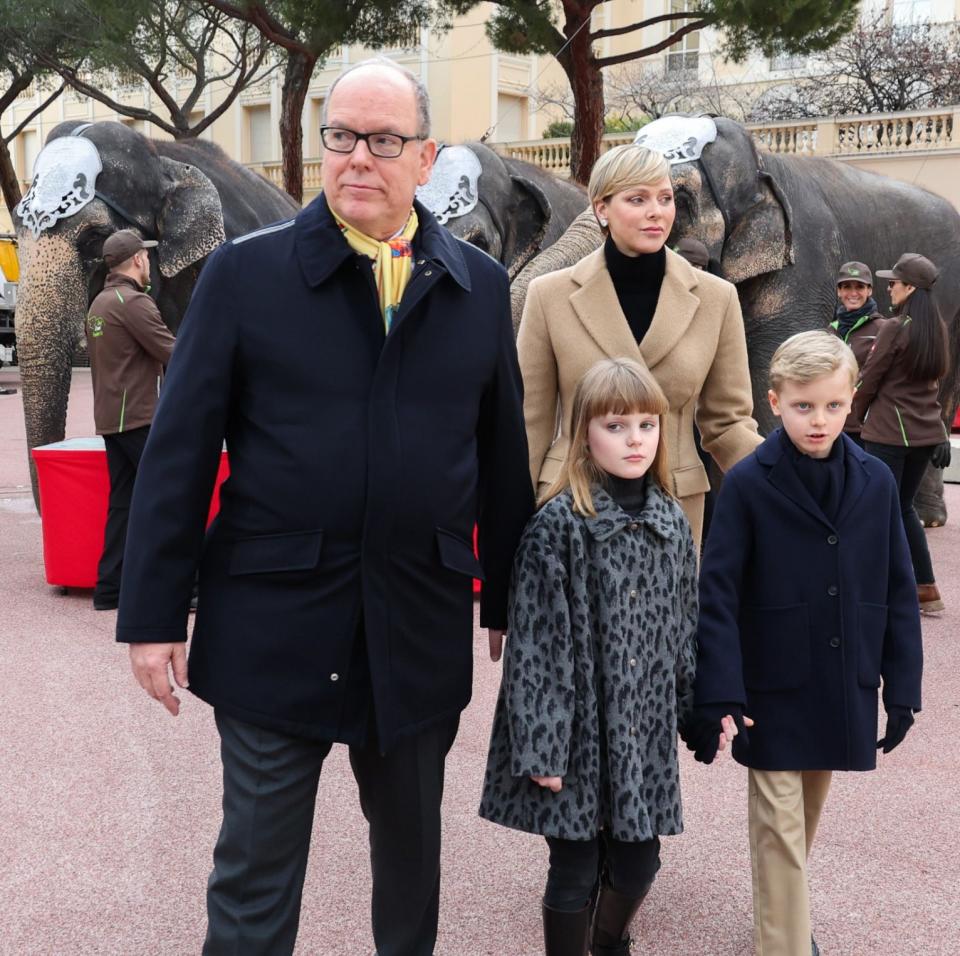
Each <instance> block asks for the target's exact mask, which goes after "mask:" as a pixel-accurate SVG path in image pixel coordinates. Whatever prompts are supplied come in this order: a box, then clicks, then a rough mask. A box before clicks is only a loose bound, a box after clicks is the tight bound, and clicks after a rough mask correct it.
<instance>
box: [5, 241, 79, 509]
mask: <svg viewBox="0 0 960 956" xmlns="http://www.w3.org/2000/svg"><path fill="white" fill-rule="evenodd" d="M19 254H20V264H21V282H20V285H19V288H18V296H17V312H16V329H17V355H18V357H19V361H20V382H21V390H22V395H23V412H24V419H25V425H26V433H27V449H28V455H29V450H30V449H32V448H36V447H37V446H38V445H46V444H49V443H50V442H55V441H61V440H62V439H63V437H64V433H65V429H66V421H67V401H68V398H69V396H70V377H71V362H72V358H73V354H74V351H75V350H76V347H77V343H78V341H79V340H80V337H81V336H82V334H83V323H84V318H85V315H86V307H87V290H86V282H85V280H84V276H83V271H82V269H81V267H80V262H79V260H78V258H77V253H76V250H75V249H74V248H73V246H72V245H71V244H70V243H69V242H68V241H66V240H65V239H63V238H61V237H59V236H52V235H49V234H45V235H42V236H41V237H40V238H39V239H33V237H31V236H29V235H28V234H23V233H21V235H20V246H19ZM29 466H30V482H31V485H32V487H33V500H34V502H35V503H36V505H37V509H38V510H39V508H40V497H39V493H38V489H37V475H36V470H35V468H34V465H33V458H32V456H30V458H29Z"/></svg>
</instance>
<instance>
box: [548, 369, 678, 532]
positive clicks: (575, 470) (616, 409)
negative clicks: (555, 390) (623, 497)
mask: <svg viewBox="0 0 960 956" xmlns="http://www.w3.org/2000/svg"><path fill="white" fill-rule="evenodd" d="M669 411H670V403H669V402H668V401H667V397H666V395H664V394H663V390H662V389H661V388H660V386H659V385H658V384H657V380H656V379H655V378H654V377H653V375H651V374H650V371H649V370H648V369H646V368H644V367H643V366H642V365H641V364H640V363H639V362H635V361H633V359H628V358H615V359H603V360H602V361H600V362H597V364H596V365H594V366H592V367H591V368H590V369H589V370H588V371H587V373H586V374H585V375H584V376H583V378H582V379H580V381H579V382H578V383H577V387H576V390H575V391H574V393H573V408H572V410H571V421H570V449H569V451H568V452H567V456H566V458H564V460H563V464H562V465H561V466H560V472H559V474H558V475H557V477H556V479H555V480H554V482H553V484H551V485H550V487H549V488H547V490H546V491H545V492H544V493H543V496H542V498H541V499H540V502H539V503H540V504H541V505H543V504H546V503H547V502H548V501H549V500H550V499H551V498H554V497H556V496H557V495H558V494H560V492H562V491H566V489H567V488H569V489H570V493H571V495H572V496H573V510H574V511H575V512H577V513H578V514H581V515H586V516H588V517H591V518H592V517H594V516H595V515H596V513H597V510H596V508H595V507H594V505H593V494H592V492H591V486H595V485H602V484H603V479H604V475H605V472H604V471H603V470H602V469H601V468H599V467H598V466H597V465H596V463H595V462H594V461H593V459H592V458H591V457H590V449H589V447H588V444H587V429H588V428H589V427H590V421H591V419H594V418H599V417H601V416H603V415H630V414H636V413H639V414H642V415H656V416H658V418H659V419H660V441H659V443H658V444H657V451H656V454H655V455H654V456H653V462H652V463H651V465H650V468H649V470H648V471H647V474H648V475H650V476H652V478H653V480H654V481H656V483H657V484H658V485H660V487H661V488H662V489H663V490H664V491H667V488H668V483H669V478H670V473H669V471H668V469H667V448H666V434H665V429H664V422H663V420H664V416H665V415H666V414H667V412H669ZM669 493H670V492H669V491H667V494H669Z"/></svg>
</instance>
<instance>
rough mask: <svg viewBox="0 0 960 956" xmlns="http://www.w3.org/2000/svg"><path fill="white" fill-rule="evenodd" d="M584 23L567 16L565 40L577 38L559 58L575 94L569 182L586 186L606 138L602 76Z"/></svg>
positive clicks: (581, 20) (579, 19)
mask: <svg viewBox="0 0 960 956" xmlns="http://www.w3.org/2000/svg"><path fill="white" fill-rule="evenodd" d="M582 23H583V19H582V17H581V18H577V17H574V16H570V15H568V17H567V21H566V23H565V24H564V28H563V29H564V34H565V35H566V36H568V37H569V36H571V35H573V34H574V33H575V32H576V31H578V30H579V32H577V33H576V35H575V36H574V38H573V42H572V43H571V44H570V45H569V46H568V47H567V48H566V49H565V50H564V51H563V53H561V54H560V56H559V57H558V59H559V62H560V65H561V66H562V67H563V70H564V72H565V73H566V74H567V79H568V80H569V82H570V88H571V90H573V132H572V133H571V134H570V178H571V179H572V180H573V181H574V182H577V183H580V184H581V185H584V186H586V184H587V181H588V180H589V179H590V171H591V170H592V169H593V164H594V163H595V162H596V161H597V157H598V156H599V155H600V143H601V141H602V138H603V118H604V112H605V107H604V101H603V74H602V72H601V71H600V67H598V66H597V61H596V59H595V57H594V55H593V48H592V45H591V43H590V30H589V28H585V29H583V30H580V26H581V24H582Z"/></svg>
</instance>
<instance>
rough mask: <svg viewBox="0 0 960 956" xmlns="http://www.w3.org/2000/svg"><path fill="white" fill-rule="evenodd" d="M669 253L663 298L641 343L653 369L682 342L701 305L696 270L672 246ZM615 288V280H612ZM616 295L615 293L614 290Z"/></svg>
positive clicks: (661, 296)
mask: <svg viewBox="0 0 960 956" xmlns="http://www.w3.org/2000/svg"><path fill="white" fill-rule="evenodd" d="M666 253H667V268H666V271H665V272H664V276H663V285H662V286H661V287H660V298H659V299H658V300H657V309H656V311H655V312H654V314H653V321H652V322H651V323H650V329H649V331H648V332H647V334H646V335H645V336H644V337H643V341H642V342H641V343H640V354H641V355H642V356H643V360H644V361H645V362H646V363H647V367H648V368H653V367H654V366H655V365H656V364H657V363H658V362H659V361H660V360H661V359H663V358H664V356H666V355H669V354H670V350H671V349H672V348H673V347H674V346H675V345H676V344H677V342H679V341H680V338H681V337H682V336H683V334H684V333H685V332H686V331H687V328H688V327H689V325H690V323H691V322H692V321H693V317H694V315H696V312H697V309H698V308H699V306H700V298H699V296H698V295H697V294H696V291H695V290H696V287H697V285H698V282H697V273H696V270H694V268H693V267H692V266H691V265H690V264H689V263H688V262H687V261H686V259H684V258H683V257H682V256H678V255H677V254H676V253H675V252H672V251H671V250H670V249H667V250H666ZM611 288H612V283H611ZM614 296H616V292H614Z"/></svg>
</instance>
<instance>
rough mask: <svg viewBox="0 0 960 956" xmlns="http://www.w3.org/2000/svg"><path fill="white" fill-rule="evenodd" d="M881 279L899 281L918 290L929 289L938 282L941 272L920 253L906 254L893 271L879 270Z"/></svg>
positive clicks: (901, 257)
mask: <svg viewBox="0 0 960 956" xmlns="http://www.w3.org/2000/svg"><path fill="white" fill-rule="evenodd" d="M877 275H878V276H879V277H880V278H881V279H899V280H900V281H901V282H906V283H907V285H912V286H916V287H917V288H918V289H929V288H931V287H932V286H933V284H934V282H936V281H937V276H938V275H940V270H939V269H938V268H937V267H936V266H935V265H934V264H933V263H932V262H931V261H930V260H929V259H927V258H926V257H925V256H921V255H920V253H919V252H905V253H904V254H903V255H902V256H900V258H899V259H897V261H896V264H895V265H894V267H893V268H892V269H877Z"/></svg>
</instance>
